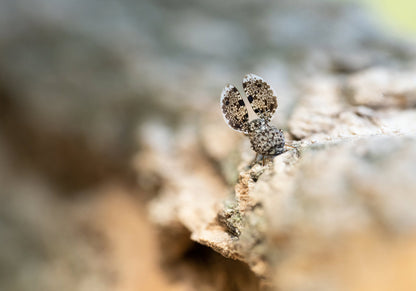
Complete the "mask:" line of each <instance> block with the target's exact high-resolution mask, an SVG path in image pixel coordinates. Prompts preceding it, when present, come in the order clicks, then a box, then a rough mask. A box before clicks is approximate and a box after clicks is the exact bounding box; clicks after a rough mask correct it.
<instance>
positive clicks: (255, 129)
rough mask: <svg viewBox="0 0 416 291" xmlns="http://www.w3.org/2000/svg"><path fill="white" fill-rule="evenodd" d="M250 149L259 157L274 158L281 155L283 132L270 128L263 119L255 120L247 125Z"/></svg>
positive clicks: (283, 142)
mask: <svg viewBox="0 0 416 291" xmlns="http://www.w3.org/2000/svg"><path fill="white" fill-rule="evenodd" d="M249 137H250V142H251V148H252V149H253V150H254V151H255V152H256V153H259V154H261V155H265V156H275V155H279V154H281V153H283V151H284V146H285V139H284V136H283V132H282V131H281V130H279V129H277V128H276V127H274V126H270V125H268V124H267V123H266V121H265V120H263V119H255V120H253V121H251V122H250V125H249Z"/></svg>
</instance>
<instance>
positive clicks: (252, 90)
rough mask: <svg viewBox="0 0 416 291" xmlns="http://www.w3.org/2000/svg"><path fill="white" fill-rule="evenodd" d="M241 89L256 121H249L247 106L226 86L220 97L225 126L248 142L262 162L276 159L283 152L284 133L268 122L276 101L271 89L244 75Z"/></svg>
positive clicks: (259, 78)
mask: <svg viewBox="0 0 416 291" xmlns="http://www.w3.org/2000/svg"><path fill="white" fill-rule="evenodd" d="M243 89H244V93H245V94H246V97H247V100H248V102H249V103H250V105H251V108H252V109H253V111H254V113H256V117H257V118H255V119H253V120H249V114H248V109H247V107H246V103H245V102H244V100H243V98H242V97H241V95H240V92H239V91H238V90H237V88H236V87H235V86H233V85H230V84H227V85H226V86H225V88H224V89H223V90H222V94H221V109H222V115H223V117H224V120H225V122H226V123H227V124H228V125H229V126H230V127H231V128H232V129H234V130H236V131H239V132H242V133H244V134H245V135H246V136H248V137H249V138H250V143H251V148H252V149H253V150H254V151H255V152H256V158H255V161H257V157H258V155H260V156H261V157H262V158H263V165H264V158H265V157H270V156H272V157H273V156H277V155H280V154H281V153H283V152H284V147H285V138H284V136H283V131H282V130H281V129H278V128H276V127H274V126H272V125H270V124H269V123H270V121H271V119H272V117H273V115H274V113H275V111H276V109H277V98H276V96H275V94H274V93H273V90H272V88H271V87H270V85H269V84H268V83H267V82H266V81H264V80H263V79H262V78H261V77H259V76H256V75H254V74H247V75H246V76H245V77H244V79H243Z"/></svg>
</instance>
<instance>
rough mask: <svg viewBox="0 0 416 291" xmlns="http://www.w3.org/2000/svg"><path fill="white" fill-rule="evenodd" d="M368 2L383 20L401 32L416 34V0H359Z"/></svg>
mask: <svg viewBox="0 0 416 291" xmlns="http://www.w3.org/2000/svg"><path fill="white" fill-rule="evenodd" d="M359 2H364V3H367V4H368V5H369V6H370V7H372V8H373V9H374V10H375V11H376V13H377V14H378V15H379V16H380V17H381V19H382V21H383V22H384V23H386V24H387V25H388V26H390V27H391V28H392V29H393V30H394V31H397V32H399V33H403V34H408V35H413V36H415V35H416V1H415V0H359Z"/></svg>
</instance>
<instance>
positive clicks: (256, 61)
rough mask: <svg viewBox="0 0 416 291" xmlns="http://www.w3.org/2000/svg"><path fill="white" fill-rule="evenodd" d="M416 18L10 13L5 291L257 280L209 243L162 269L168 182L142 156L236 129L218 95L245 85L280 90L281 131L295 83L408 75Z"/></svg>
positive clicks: (188, 4)
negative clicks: (367, 71) (213, 127)
mask: <svg viewBox="0 0 416 291" xmlns="http://www.w3.org/2000/svg"><path fill="white" fill-rule="evenodd" d="M415 9H416V3H415V2H414V1H410V0H395V1H392V0H384V1H375V0H374V1H373V0H367V1H364V0H363V1H356V2H347V1H335V0H333V1H319V0H316V1H308V0H296V1H289V0H287V1H285V0H279V1H248V0H243V1H241V0H240V1H236V0H229V1H219V0H212V1H203V0H196V1H189V0H170V1H164V0H153V1H146V0H139V1H135V0H119V1H112V0H100V1H98V0H83V1H63V0H2V1H1V2H0V54H1V55H0V289H1V290H10V291H14V290H16V291H17V290H22V291H25V290H28V291H29V290H31V291H32V290H42V291H45V290H88V291H91V290H123V291H124V290H193V289H194V287H193V286H194V285H193V283H192V282H195V280H196V281H197V280H201V278H200V277H193V276H194V275H192V276H190V275H189V274H191V271H190V270H191V269H192V270H195V269H197V270H201V272H203V271H202V270H203V269H204V266H206V265H210V266H219V265H226V267H224V274H223V275H221V276H222V277H221V278H220V279H218V277H216V276H218V275H212V274H208V275H206V276H203V277H202V278H203V280H205V281H206V282H209V281H210V280H223V281H228V280H229V281H233V280H237V279H238V278H237V279H231V277H233V276H235V275H233V274H229V273H227V272H228V271H227V270H230V269H236V270H240V273H241V274H246V276H253V274H251V273H250V271H249V270H248V269H247V267H246V266H243V265H241V264H239V263H234V262H231V261H230V262H229V261H228V260H226V259H223V258H222V257H221V256H220V255H216V254H215V253H214V252H212V251H211V250H208V249H205V248H204V247H199V246H193V247H191V248H190V249H189V251H188V252H187V253H186V256H185V259H182V260H181V262H175V261H173V262H167V263H166V262H163V261H164V258H163V256H164V255H163V254H162V253H161V251H160V247H159V242H158V234H157V230H156V229H155V228H154V227H153V226H152V224H151V223H149V222H148V220H147V210H146V205H147V203H148V202H149V201H150V200H151V199H152V198H154V197H155V195H157V193H158V189H159V187H160V185H161V183H163V177H160V176H158V175H154V174H152V173H151V172H150V171H148V168H147V166H146V165H147V164H146V163H148V161H146V155H144V154H143V153H144V150H145V149H147V148H149V147H161V148H162V149H161V150H164V151H165V152H166V153H169V152H170V151H169V147H170V146H174V145H175V143H176V142H177V140H176V139H185V140H186V139H187V138H188V137H189V136H192V135H193V134H195V132H198V130H197V129H198V126H199V125H200V124H201V123H207V122H210V120H214V121H213V122H217V123H218V124H219V127H221V128H225V129H226V130H228V128H227V127H226V125H225V124H224V123H223V120H222V117H221V114H220V112H219V109H218V108H219V97H220V92H221V90H222V88H223V86H224V85H225V84H226V83H228V82H230V83H234V84H237V85H239V84H240V82H241V80H242V77H243V76H244V74H246V73H249V72H253V73H256V74H259V75H261V76H263V77H264V78H265V79H266V80H270V83H271V84H272V85H273V87H274V88H276V89H277V90H278V92H282V94H283V96H284V98H282V99H279V102H280V104H279V117H278V120H277V123H278V124H279V126H280V127H281V128H286V126H287V119H288V117H289V116H290V113H291V110H292V108H293V107H294V106H295V104H296V100H297V98H298V96H299V95H298V94H299V92H298V91H297V80H299V78H308V76H313V75H314V74H316V73H317V72H319V73H326V74H332V73H345V72H347V73H348V72H354V71H356V70H359V69H362V68H366V67H369V66H373V65H378V64H388V65H391V66H405V65H406V63H407V61H408V60H409V59H410V58H411V57H413V56H414V52H413V51H412V49H410V48H409V45H408V44H409V43H412V42H413V41H412V38H414V36H415V34H416V19H415V17H414V11H415ZM218 120H219V121H218ZM184 125H185V127H186V128H188V127H187V126H188V125H192V127H191V129H190V131H189V132H187V131H185V133H183V132H182V131H180V129H181V128H183V127H184ZM221 130H222V129H221ZM172 132H174V133H175V132H181V134H179V135H172V134H171V133H172ZM227 132H228V131H227ZM229 134H230V135H233V133H232V132H231V131H229ZM214 136H215V135H214ZM212 142H213V143H215V142H214V141H212ZM165 148H166V149H165ZM195 253H197V254H198V256H196V257H197V259H195V256H194V255H193V254H195ZM172 268H173V269H176V272H175V273H172ZM207 269H209V268H207ZM191 277H192V278H191ZM207 284H208V283H207ZM224 286H228V285H227V284H225V285H224ZM225 289H227V288H225ZM234 289H238V288H237V287H235V288H234Z"/></svg>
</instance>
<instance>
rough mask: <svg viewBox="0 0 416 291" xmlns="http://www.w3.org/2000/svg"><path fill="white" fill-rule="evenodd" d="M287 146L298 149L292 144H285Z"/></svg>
mask: <svg viewBox="0 0 416 291" xmlns="http://www.w3.org/2000/svg"><path fill="white" fill-rule="evenodd" d="M285 146H287V147H290V148H292V149H296V147H294V146H292V145H288V144H285Z"/></svg>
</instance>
